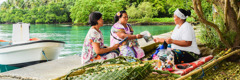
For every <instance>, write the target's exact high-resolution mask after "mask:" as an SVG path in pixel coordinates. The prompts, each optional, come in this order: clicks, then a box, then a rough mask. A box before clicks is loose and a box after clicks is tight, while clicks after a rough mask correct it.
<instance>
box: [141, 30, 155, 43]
mask: <svg viewBox="0 0 240 80" xmlns="http://www.w3.org/2000/svg"><path fill="white" fill-rule="evenodd" d="M140 34H141V35H143V38H144V40H145V41H146V42H149V41H152V40H153V37H152V35H151V34H150V33H149V31H143V32H141V33H140Z"/></svg>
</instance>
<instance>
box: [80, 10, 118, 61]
mask: <svg viewBox="0 0 240 80" xmlns="http://www.w3.org/2000/svg"><path fill="white" fill-rule="evenodd" d="M89 23H90V24H91V26H92V27H91V28H90V29H89V31H88V33H87V35H86V38H85V40H84V44H83V48H82V56H81V57H82V63H83V64H84V63H89V62H96V61H103V60H106V59H111V58H115V57H117V56H118V54H117V52H114V51H113V50H116V49H117V48H118V46H119V44H115V45H113V46H112V47H108V48H105V46H104V40H103V35H102V32H101V30H100V29H99V28H100V27H102V26H103V19H102V14H101V13H100V12H92V13H91V14H90V15H89Z"/></svg>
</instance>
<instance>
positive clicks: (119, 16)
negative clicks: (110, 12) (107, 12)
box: [114, 10, 127, 22]
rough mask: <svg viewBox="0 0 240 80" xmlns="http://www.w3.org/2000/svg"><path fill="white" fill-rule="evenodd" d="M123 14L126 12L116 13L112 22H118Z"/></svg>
mask: <svg viewBox="0 0 240 80" xmlns="http://www.w3.org/2000/svg"><path fill="white" fill-rule="evenodd" d="M118 13H120V15H118ZM123 13H127V12H126V11H124V10H123V11H119V12H117V14H116V15H115V16H114V21H115V22H118V20H119V18H121V17H122V15H123Z"/></svg>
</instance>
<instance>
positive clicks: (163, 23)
mask: <svg viewBox="0 0 240 80" xmlns="http://www.w3.org/2000/svg"><path fill="white" fill-rule="evenodd" d="M0 24H16V23H0ZM34 24H42V23H34ZM43 24H68V25H71V26H74V25H76V26H89V25H83V24H73V23H72V22H65V23H43ZM113 24H114V23H104V24H103V25H104V26H110V25H113ZM129 24H131V25H175V23H174V22H143V23H132V22H130V23H129Z"/></svg>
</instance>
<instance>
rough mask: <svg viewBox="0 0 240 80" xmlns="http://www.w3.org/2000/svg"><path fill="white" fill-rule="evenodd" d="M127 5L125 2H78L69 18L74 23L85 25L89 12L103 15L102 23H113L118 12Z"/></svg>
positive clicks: (84, 0) (93, 0)
mask: <svg viewBox="0 0 240 80" xmlns="http://www.w3.org/2000/svg"><path fill="white" fill-rule="evenodd" d="M126 4H127V1H125V0H114V1H113V0H100V1H99V0H78V1H77V2H76V3H75V5H74V6H73V7H72V8H71V10H70V12H71V14H70V17H71V19H72V21H73V22H74V23H81V24H86V23H87V22H88V15H89V14H90V13H91V12H94V11H99V12H101V13H102V14H103V20H104V22H113V19H114V16H115V14H116V13H117V12H118V11H121V10H123V8H122V7H123V6H124V5H126Z"/></svg>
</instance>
